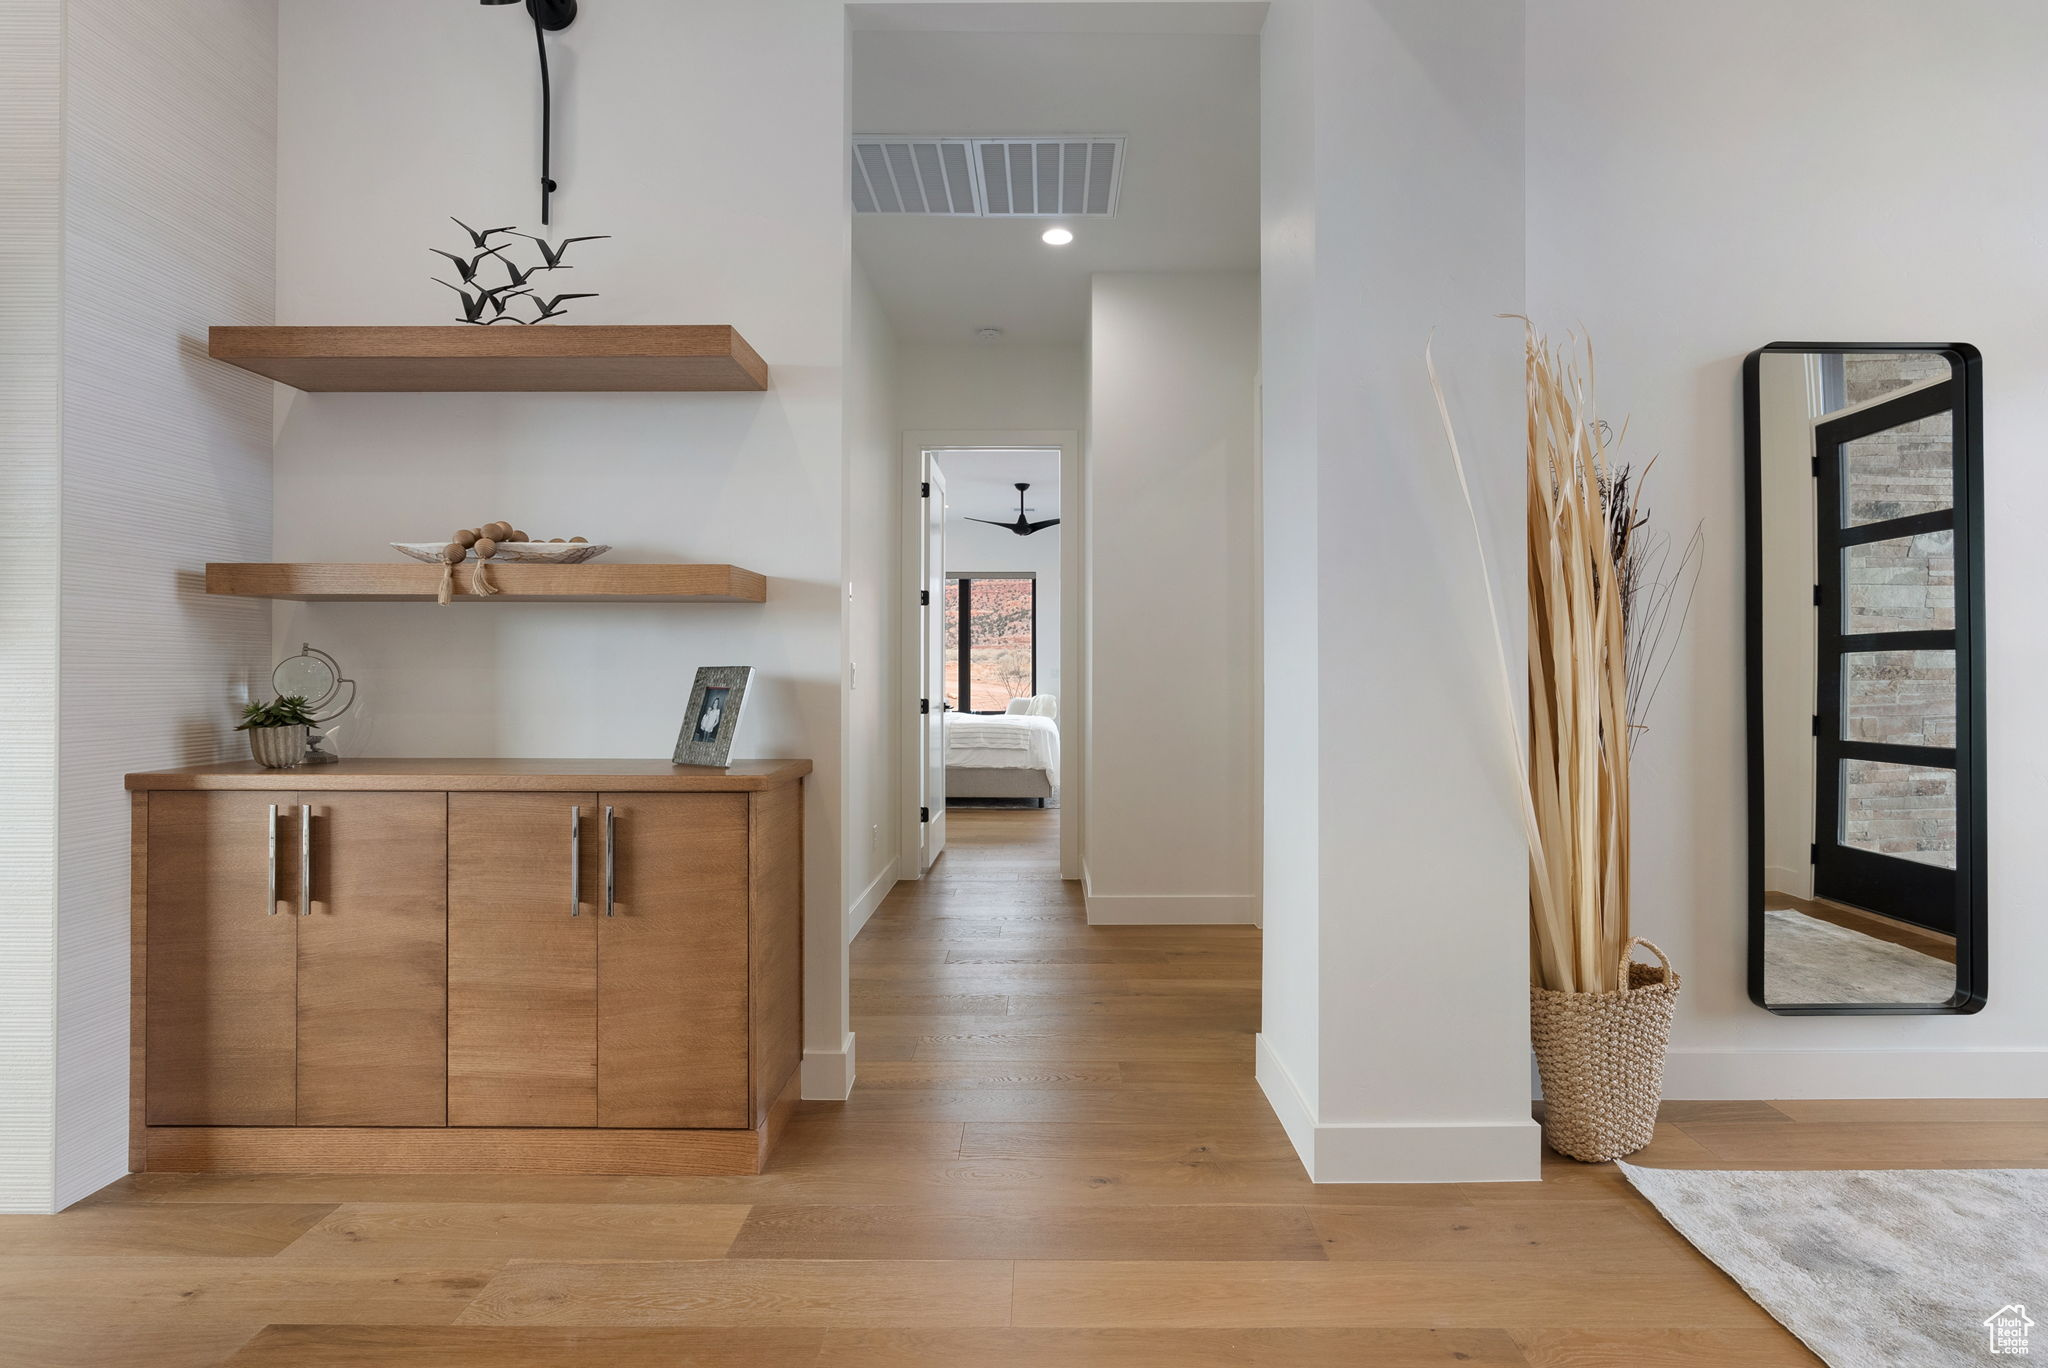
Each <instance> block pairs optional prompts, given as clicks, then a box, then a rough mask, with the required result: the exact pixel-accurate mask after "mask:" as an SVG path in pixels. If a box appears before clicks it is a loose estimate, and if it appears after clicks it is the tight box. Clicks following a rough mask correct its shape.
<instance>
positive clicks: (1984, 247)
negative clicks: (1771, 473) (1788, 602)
mask: <svg viewBox="0 0 2048 1368" xmlns="http://www.w3.org/2000/svg"><path fill="white" fill-rule="evenodd" d="M2044 65H2048V11H2044V10H2043V9H2042V8H2041V7H2039V6H2037V5H2029V4H2013V3H2007V2H2006V0H1956V3H1952V4H1945V5H1940V6H1927V5H1923V4H1916V3H1910V2H1909V0H1859V3H1855V4H1850V3H1844V2H1841V0H1837V2H1836V3H1825V4H1821V3H1808V4H1799V5H1786V4H1782V3H1776V2H1775V0H1726V3H1722V4H1717V5H1714V6H1711V7H1701V6H1672V5H1637V4H1632V3H1627V0H1545V3H1543V4H1541V5H1536V6H1533V7H1532V8H1531V10H1530V15H1529V51H1528V73H1529V143H1528V150H1529V194H1530V198H1529V276H1530V303H1531V306H1532V307H1533V308H1534V309H1535V311H1536V312H1537V314H1538V316H1540V317H1543V318H1545V319H1548V320H1552V321H1553V322H1555V323H1557V324H1558V325H1560V326H1562V325H1564V324H1567V323H1574V322H1583V323H1584V324H1585V326H1586V327H1587V328H1588V329H1589V330H1590V331H1591V333H1592V335H1593V337H1594V339H1595V341H1596V342H1597V344H1598V345H1599V346H1600V348H1601V355H1602V365H1601V372H1600V384H1601V388H1602V390H1603V392H1604V394H1605V396H1606V401H1607V402H1606V406H1607V408H1608V409H1609V410H1610V411H1613V412H1619V411H1623V410H1626V411H1627V412H1629V414H1630V415H1631V422H1632V426H1631V437H1632V439H1633V442H1634V445H1635V447H1636V449H1637V450H1638V451H1642V452H1649V451H1660V452H1662V453H1663V455H1662V459H1661V461H1660V463H1659V465H1658V468H1657V473H1656V475H1655V477H1654V478H1653V480H1652V483H1651V486H1650V488H1649V490H1648V495H1647V497H1648V499H1649V502H1650V504H1651V506H1652V509H1653V512H1654V514H1655V516H1656V517H1657V518H1658V520H1659V521H1660V522H1661V523H1662V524H1663V525H1664V526H1666V527H1667V528H1676V529H1687V528H1690V527H1691V526H1692V524H1693V523H1694V522H1695V521H1697V520H1699V519H1705V522H1706V530H1707V536H1708V561H1707V567H1706V573H1705V575H1704V576H1703V577H1702V579H1701V581H1700V590H1699V598H1698V600H1697V602H1696V604H1695V606H1694V610H1693V617H1692V625H1691V628H1690V630H1689V632H1688V634H1687V639H1686V642H1685V644H1684V646H1683V648H1682V650H1681V653H1680V655H1679V657H1678V660H1677V663H1676V664H1675V665H1674V667H1673V670H1672V675H1671V678H1669V679H1667V681H1666V683H1665V686H1664V692H1663V694H1662V696H1661V697H1660V698H1659V700H1658V703H1657V711H1656V714H1655V715H1653V716H1652V717H1651V719H1650V724H1651V728H1652V730H1651V731H1650V732H1649V734H1648V735H1647V737H1646V738H1645V739H1644V741H1643V742H1642V744H1641V745H1640V746H1639V747H1638V748H1637V750H1636V768H1635V773H1634V779H1635V792H1634V800H1635V813H1636V816H1635V839H1636V852H1635V871H1636V872H1635V879H1636V883H1635V890H1636V903H1635V905H1636V918H1637V925H1638V928H1639V929H1640V930H1641V932H1642V933H1643V934H1645V935H1648V936H1650V937H1652V938H1654V939H1656V940H1657V941H1658V942H1659V944H1661V945H1662V946H1663V947H1664V948H1665V949H1666V950H1667V951H1669V952H1670V953H1671V956H1672V958H1673V959H1674V960H1675V961H1676V962H1677V964H1678V966H1679V968H1680V969H1681V970H1682V971H1683V972H1684V974H1685V994H1684V996H1683V998H1682V999H1681V1000H1680V1005H1679V1018H1678V1023H1677V1027H1676V1031H1675V1034H1674V1037H1673V1058H1672V1061H1671V1066H1670V1069H1669V1070H1668V1072H1667V1074H1666V1091H1667V1092H1668V1093H1669V1094H1670V1095H1671V1096H1674V1097H1696V1098H1711V1097H1809V1096H1841V1097H1868V1096H1991V1095H2007V1094H2015V1095H2022V1096H2039V1095H2041V1094H2042V1093H2043V1092H2044V1091H2048V998H2044V997H2043V996H2042V995H2041V994H2040V993H2039V992H2038V991H2036V986H2035V985H2036V981H2037V978H2038V975H2039V971H2040V968H2041V966H2042V965H2043V964H2044V963H2048V918H2044V917H2043V916H2042V915H2041V913H2040V909H2041V907H2042V906H2043V905H2044V904H2048V867H2044V866H2043V865H2042V863H2041V861H2040V860H2039V859H2038V858H2037V857H2036V853H2035V852H2036V849H2037V847H2038V844H2039V841H2038V837H2037V834H2036V833H2037V829H2038V828H2039V827H2040V825H2041V821H2042V800H2041V797H2040V783H2039V776H2040V773H2041V771H2042V769H2043V767H2044V765H2048V714H2044V712H2043V711H2042V709H2041V708H2040V706H2039V702H2038V698H2037V695H2038V693H2039V690H2038V688H2037V687H2036V686H2035V683H2034V681H2036V680H2038V679H2040V678H2041V677H2042V676H2043V674H2044V672H2048V638H2044V636H2043V635H2042V633H2041V632H2040V630H2039V628H2038V623H2037V621H2036V619H2037V618H2038V613H2037V612H2036V611H2035V610H2034V608H2033V607H2032V606H2031V599H2030V586H2031V583H2032V576H2033V571H2032V567H2031V565H2030V563H2029V562H2030V560H2031V558H2032V557H2033V555H2034V549H2033V548H2034V546H2035V544H2036V543H2037V542H2038V540H2039V537H2038V533H2037V531H2036V529H2035V528H2034V527H2033V525H2032V523H2033V519H2034V514H2035V510H2036V509H2038V508H2039V507H2040V506H2041V504H2042V503H2043V501H2044V499H2048V466H2044V465H2043V464H2042V462H2041V461H2040V459H2039V453H2040V451H2041V450H2042V449H2043V447H2044V446H2048V388H2044V387H2043V386H2042V384H2041V383H2040V377H2041V376H2042V375H2043V374H2044V373H2048V330H2044V329H2043V328H2042V326H2041V321H2040V313H2041V309H2040V301H2041V300H2042V299H2043V297H2044V296H2048V255H2044V254H2043V252H2042V251H2041V244H2040V225H2041V222H2042V220H2043V218H2044V216H2048V191H2044V190H2043V188H2042V186H2041V183H2040V179H2039V177H2038V176H2037V175H2035V174H2033V173H2034V172H2035V170H2036V169H2037V168H2038V167H2039V166H2040V164H2041V159H2042V152H2043V148H2044V121H2043V107H2042V99H2041V90H2040V72H2041V71H2042V69H2043V67H2044ZM1588 206H1597V207H1598V208H1597V210H1595V211H1589V208H1588ZM1779 339H1809V340H1811V339H1822V340H1847V341H1902V342H1925V341H1939V342H1946V341H1961V342H1970V343H1974V344H1976V345H1977V346H1978V347H1979V348H1981V349H1982V351H1983V353H1984V358H1985V359H1984V391H1985V393H1984V417H1985V429H1984V430H1985V484H1986V522H1987V526H1986V533H1985V544H1986V547H1987V555H1988V566H1987V572H1986V573H1987V579H1988V585H1987V594H1988V603H1989V612H1990V620H1989V630H1988V633H1987V636H1988V640H1989V648H1988V649H1989V661H1988V670H1987V677H1988V680H1989V691H1990V713H1989V718H1988V725H1989V733H1990V737H1991V765H1990V770H1989V782H1990V803H1989V822H1990V827H1989V841H1990V862H1991V863H1990V869H1989V886H1990V951H1991V983H1990V993H1989V1002H1990V1005H1989V1006H1988V1007H1986V1008H1985V1010H1984V1011H1983V1012H1982V1013H1981V1014H1978V1015H1976V1016H1969V1017H1805V1018H1792V1017H1776V1016H1772V1015H1770V1014H1769V1013H1766V1012H1764V1011H1762V1010H1761V1009H1759V1008H1756V1007H1754V1006H1752V1005H1751V1004H1750V1003H1749V1002H1748V1000H1747V997H1746V995H1745V982H1744V972H1743V963H1744V961H1743V954H1744V947H1745V944H1746V941H1747V934H1748V932H1747V916H1746V912H1747V909H1746V908H1745V907H1744V893H1743V890H1744V863H1743V862H1744V860H1745V859H1746V852H1745V849H1744V840H1743V830H1744V828H1743V818H1744V801H1745V794H1744V776H1743V746H1742V725H1743V717H1742V638H1741V564H1742V562H1741V554H1742V542H1741V538H1742V503H1741V499H1742V472H1741V457H1740V453H1741V431H1740V423H1741V413H1740V407H1739V403H1740V400H1739V394H1740V379H1739V367H1740V362H1741V358H1742V356H1743V354H1744V353H1746V352H1747V351H1749V350H1750V349H1751V348H1753V347H1755V346H1757V345H1759V344H1761V343H1764V342H1769V341H1773V340H1779Z"/></svg>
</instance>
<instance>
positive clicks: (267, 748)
mask: <svg viewBox="0 0 2048 1368" xmlns="http://www.w3.org/2000/svg"><path fill="white" fill-rule="evenodd" d="M313 725H314V719H313V718H312V717H311V716H309V715H308V714H307V712H306V700H305V698H304V697H303V696H302V695H300V694H286V695H285V696H284V697H282V698H273V699H272V700H271V701H270V702H268V703H251V704H248V705H247V706H245V707H244V708H243V709H242V722H241V725H240V726H238V727H236V728H235V730H236V731H245V732H247V733H249V754H250V755H251V756H253V757H254V758H255V761H256V763H257V764H259V765H267V766H269V767H270V768H271V769H290V768H291V767H292V766H294V765H296V764H298V763H300V762H301V761H303V760H304V759H305V758H306V729H307V728H308V727H311V726H313Z"/></svg>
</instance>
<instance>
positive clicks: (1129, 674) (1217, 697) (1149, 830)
mask: <svg viewBox="0 0 2048 1368" xmlns="http://www.w3.org/2000/svg"><path fill="white" fill-rule="evenodd" d="M1258 311H1259V283H1258V277H1257V276H1256V275H1253V274H1251V273H1248V272H1238V271H1231V272H1156V273H1139V272H1128V273H1115V274H1107V275H1098V276H1096V277H1095V281H1094V301H1093V312H1092V320H1091V332H1090V339H1089V358H1090V364H1091V375H1090V384H1089V415H1088V433H1089V445H1088V461H1087V467H1086V470H1087V476H1086V480H1087V487H1086V491H1085V493H1084V495H1083V506H1084V507H1085V509H1086V511H1087V522H1086V532H1085V535H1086V536H1087V539H1088V547H1087V557H1086V559H1087V564H1088V579H1087V599H1088V638H1089V640H1088V652H1089V668H1088V682H1087V692H1088V716H1089V719H1090V720H1089V726H1090V729H1091V730H1090V735H1091V737H1092V742H1091V744H1090V745H1089V747H1088V750H1087V754H1086V756H1085V757H1081V759H1082V760H1083V762H1084V763H1085V764H1086V766H1087V785H1088V795H1089V801H1088V808H1087V816H1086V818H1085V821H1086V833H1085V836H1084V838H1083V846H1084V848H1085V850H1086V852H1087V866H1086V871H1085V878H1086V882H1087V894H1088V919H1089V921H1090V922H1093V923H1102V922H1251V921H1256V920H1257V915H1258V905H1257V889H1256V881H1257V877H1258V876H1257V860H1258V853H1257V851H1258V820H1259V819H1258V795H1257V793H1256V792H1254V789H1253V784H1254V782H1255V773H1256V765H1257V747H1258V744H1259V726H1258V719H1257V716H1256V714H1255V712H1254V702H1255V698H1256V683H1257V671H1256V667H1255V665H1254V662H1253V659H1252V652H1253V649H1254V604H1255V596H1256V594H1257V592H1258V582H1259V568H1258V564H1257V561H1256V559H1255V546H1254V529H1253V527H1252V516H1253V513H1252V508H1253V502H1252V484H1253V481H1254V479H1255V478H1256V471H1255V468H1254V463H1253V449H1254V444H1253V436H1252V423H1253V414H1254V403H1253V398H1254V395H1253V383H1254V380H1255V378H1256V376H1257V375H1258V368H1259V339H1258Z"/></svg>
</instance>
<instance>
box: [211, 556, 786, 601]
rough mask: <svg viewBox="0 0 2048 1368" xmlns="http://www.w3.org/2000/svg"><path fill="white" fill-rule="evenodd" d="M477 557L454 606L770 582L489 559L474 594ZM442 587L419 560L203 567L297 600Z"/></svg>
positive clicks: (221, 580) (721, 569)
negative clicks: (485, 585) (481, 590)
mask: <svg viewBox="0 0 2048 1368" xmlns="http://www.w3.org/2000/svg"><path fill="white" fill-rule="evenodd" d="M477 565H478V562H476V561H465V562H464V563H462V564H461V565H458V566H456V567H455V592H456V596H457V597H456V600H455V601H456V602H457V603H621V602H626V603H631V602H639V603H763V602H766V601H767V598H768V581H767V579H766V578H765V577H763V576H761V575H759V574H756V573H755V572H754V571H752V570H742V569H741V568H740V567H739V566H737V565H642V564H634V563H629V562H623V561H591V562H588V563H586V564H583V565H521V564H507V565H499V564H498V563H496V562H495V561H493V562H492V563H491V569H490V578H491V583H492V584H493V585H494V586H495V587H496V590H497V592H496V593H493V594H490V595H481V594H478V593H477V592H476V584H475V576H476V571H477ZM440 588H441V567H440V566H438V565H422V564H420V563H418V562H393V561H376V562H372V563H370V564H365V565H344V564H327V565H316V564H290V563H283V562H280V563H270V562H254V563H244V564H231V563H224V562H215V563H213V564H210V565H208V566H207V567H206V592H207V593H209V594H233V595H236V596H239V597H241V598H271V599H296V600H298V601H299V602H300V603H335V602H339V603H431V602H433V601H434V598H435V595H436V594H438V593H439V592H440Z"/></svg>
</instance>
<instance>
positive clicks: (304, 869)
mask: <svg viewBox="0 0 2048 1368" xmlns="http://www.w3.org/2000/svg"><path fill="white" fill-rule="evenodd" d="M299 915H300V916H302V917H310V916H312V915H313V805H312V804H311V803H301V804H299Z"/></svg>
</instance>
